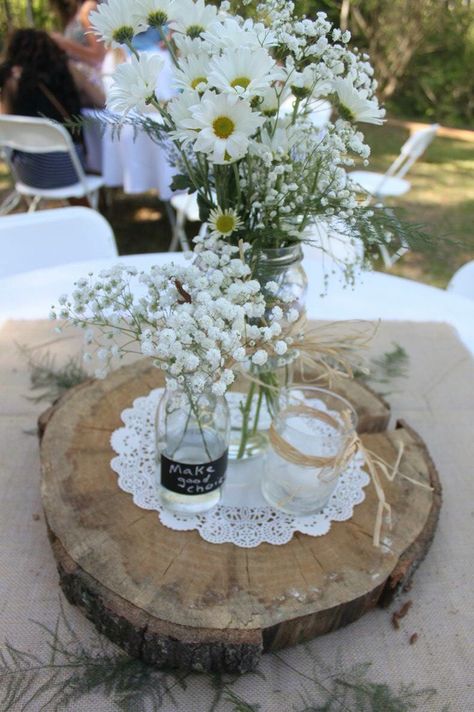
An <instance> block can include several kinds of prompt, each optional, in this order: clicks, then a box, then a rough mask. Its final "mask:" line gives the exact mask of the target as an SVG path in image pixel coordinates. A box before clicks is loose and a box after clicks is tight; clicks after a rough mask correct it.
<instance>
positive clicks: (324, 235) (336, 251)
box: [303, 220, 364, 265]
mask: <svg viewBox="0 0 474 712" xmlns="http://www.w3.org/2000/svg"><path fill="white" fill-rule="evenodd" d="M304 239H305V242H304V244H303V253H304V255H305V257H308V258H310V259H311V258H313V259H314V258H316V259H321V256H322V255H326V256H327V257H328V258H329V259H330V260H332V261H333V262H336V263H338V264H340V265H351V264H354V263H358V264H361V263H362V262H363V259H364V245H363V243H362V242H361V240H359V239H357V238H352V237H350V235H348V228H347V226H346V225H344V224H343V223H342V222H340V223H339V224H338V222H337V221H334V222H333V223H331V224H329V223H328V222H326V221H325V220H315V221H314V222H313V223H312V224H311V225H309V226H308V228H307V229H306V231H305V235H304Z"/></svg>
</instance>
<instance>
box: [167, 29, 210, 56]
mask: <svg viewBox="0 0 474 712" xmlns="http://www.w3.org/2000/svg"><path fill="white" fill-rule="evenodd" d="M173 40H174V43H175V45H176V47H177V49H178V55H179V57H180V59H185V58H186V57H190V56H191V55H193V54H201V53H203V52H205V51H206V49H207V48H206V46H205V45H204V42H203V41H202V39H201V38H200V37H187V36H186V35H180V34H178V33H176V34H175V35H173Z"/></svg>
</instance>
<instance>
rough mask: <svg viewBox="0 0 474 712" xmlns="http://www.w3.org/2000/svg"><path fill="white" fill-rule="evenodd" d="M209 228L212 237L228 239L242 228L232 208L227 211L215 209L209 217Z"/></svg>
mask: <svg viewBox="0 0 474 712" xmlns="http://www.w3.org/2000/svg"><path fill="white" fill-rule="evenodd" d="M209 226H210V227H211V229H212V232H211V236H212V237H229V235H232V233H233V232H235V231H236V230H238V229H239V228H241V227H242V221H241V219H240V218H239V215H238V213H237V212H236V211H235V210H233V209H232V208H231V209H229V210H221V209H220V208H216V209H214V210H212V211H211V214H210V215H209Z"/></svg>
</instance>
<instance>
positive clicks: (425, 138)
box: [386, 124, 439, 178]
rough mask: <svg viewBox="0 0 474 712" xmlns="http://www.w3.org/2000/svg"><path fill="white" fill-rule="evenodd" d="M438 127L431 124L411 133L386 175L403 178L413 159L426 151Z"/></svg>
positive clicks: (413, 161) (415, 159)
mask: <svg viewBox="0 0 474 712" xmlns="http://www.w3.org/2000/svg"><path fill="white" fill-rule="evenodd" d="M438 129H439V124H432V125H431V126H428V127H427V128H425V129H421V130H420V131H416V133H414V134H412V135H411V136H410V137H409V138H408V139H407V140H406V141H405V143H404V144H403V146H402V147H401V149H400V155H399V156H398V157H397V158H396V159H395V161H394V162H393V163H392V165H391V166H390V168H389V169H388V171H387V173H386V175H387V176H394V177H396V178H403V176H405V175H406V174H407V173H408V171H409V170H410V168H411V167H412V166H413V164H414V163H415V161H417V160H418V159H419V158H420V156H421V155H422V154H423V153H424V152H425V151H426V149H427V148H428V146H429V145H430V143H431V142H432V141H433V139H434V137H435V136H436V132H437V131H438Z"/></svg>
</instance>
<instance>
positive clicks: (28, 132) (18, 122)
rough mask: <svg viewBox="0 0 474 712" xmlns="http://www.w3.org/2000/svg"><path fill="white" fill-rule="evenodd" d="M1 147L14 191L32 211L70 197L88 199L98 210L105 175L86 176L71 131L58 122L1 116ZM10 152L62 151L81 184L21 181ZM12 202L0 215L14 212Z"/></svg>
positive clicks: (0, 209) (5, 205)
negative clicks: (48, 184) (44, 202)
mask: <svg viewBox="0 0 474 712" xmlns="http://www.w3.org/2000/svg"><path fill="white" fill-rule="evenodd" d="M0 148H3V149H6V151H5V150H4V153H5V155H6V158H7V162H8V164H9V167H10V170H11V172H12V175H13V178H14V181H15V191H16V194H17V195H20V196H22V197H24V198H25V199H26V201H27V202H28V205H29V208H28V212H33V211H34V210H36V208H37V207H38V205H39V203H40V202H41V201H42V200H68V199H69V198H87V200H88V201H89V204H90V205H91V207H92V208H94V209H95V210H97V206H98V200H99V188H101V187H102V186H103V185H104V180H103V178H102V176H93V175H86V174H85V173H84V170H83V168H82V165H81V162H80V160H79V158H78V156H77V153H76V150H75V148H74V144H73V142H72V139H71V136H70V134H69V133H68V131H67V130H66V129H65V128H64V126H62V125H61V124H59V123H56V122H55V121H50V120H49V119H40V118H32V117H29V116H0ZM9 151H24V152H25V153H37V154H40V153H50V152H57V151H59V152H61V153H67V154H69V157H70V159H71V162H72V165H73V166H74V170H75V171H76V174H77V177H78V181H77V182H76V183H73V184H72V185H68V186H64V187H62V188H48V189H44V188H37V187H35V186H31V185H27V184H26V183H24V182H22V181H21V180H19V179H18V178H17V176H16V173H15V167H14V165H13V163H12V162H11V161H9V159H8V152H9ZM9 197H10V200H9V201H8V200H7V201H5V203H4V204H3V205H2V206H1V208H0V215H1V214H5V213H7V212H9V211H10V210H11V209H12V203H13V202H14V200H13V199H12V198H11V196H9Z"/></svg>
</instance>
